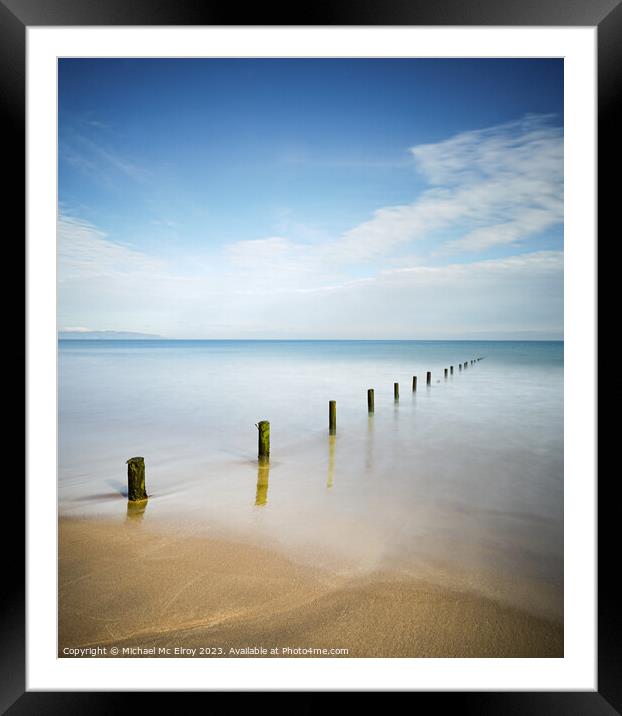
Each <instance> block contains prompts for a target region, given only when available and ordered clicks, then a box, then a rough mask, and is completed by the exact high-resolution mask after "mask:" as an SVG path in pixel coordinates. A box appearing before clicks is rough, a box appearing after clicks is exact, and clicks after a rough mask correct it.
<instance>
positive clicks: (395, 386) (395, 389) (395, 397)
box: [393, 383, 400, 403]
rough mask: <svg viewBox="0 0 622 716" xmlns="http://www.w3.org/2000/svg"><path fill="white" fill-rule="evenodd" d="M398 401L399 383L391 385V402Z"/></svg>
mask: <svg viewBox="0 0 622 716" xmlns="http://www.w3.org/2000/svg"><path fill="white" fill-rule="evenodd" d="M399 399H400V384H399V383H393V400H395V402H396V403H397V401H398V400H399Z"/></svg>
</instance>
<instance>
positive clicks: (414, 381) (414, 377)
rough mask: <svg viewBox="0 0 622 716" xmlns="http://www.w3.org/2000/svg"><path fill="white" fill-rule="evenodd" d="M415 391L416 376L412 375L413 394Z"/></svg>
mask: <svg viewBox="0 0 622 716" xmlns="http://www.w3.org/2000/svg"><path fill="white" fill-rule="evenodd" d="M416 390H417V376H416V375H413V393H414V392H415V391H416Z"/></svg>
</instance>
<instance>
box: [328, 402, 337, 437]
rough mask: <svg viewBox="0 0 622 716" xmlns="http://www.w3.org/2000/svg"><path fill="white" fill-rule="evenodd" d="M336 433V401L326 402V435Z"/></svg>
mask: <svg viewBox="0 0 622 716" xmlns="http://www.w3.org/2000/svg"><path fill="white" fill-rule="evenodd" d="M336 432H337V401H336V400H329V401H328V433H329V435H334V434H335V433H336Z"/></svg>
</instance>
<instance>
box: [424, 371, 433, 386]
mask: <svg viewBox="0 0 622 716" xmlns="http://www.w3.org/2000/svg"><path fill="white" fill-rule="evenodd" d="M425 382H426V385H430V384H431V383H432V372H431V371H428V372H427V373H426V374H425Z"/></svg>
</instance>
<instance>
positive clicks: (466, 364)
mask: <svg viewBox="0 0 622 716" xmlns="http://www.w3.org/2000/svg"><path fill="white" fill-rule="evenodd" d="M468 367H469V364H468V363H467V362H466V361H465V362H464V370H466V369H467V368H468Z"/></svg>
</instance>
